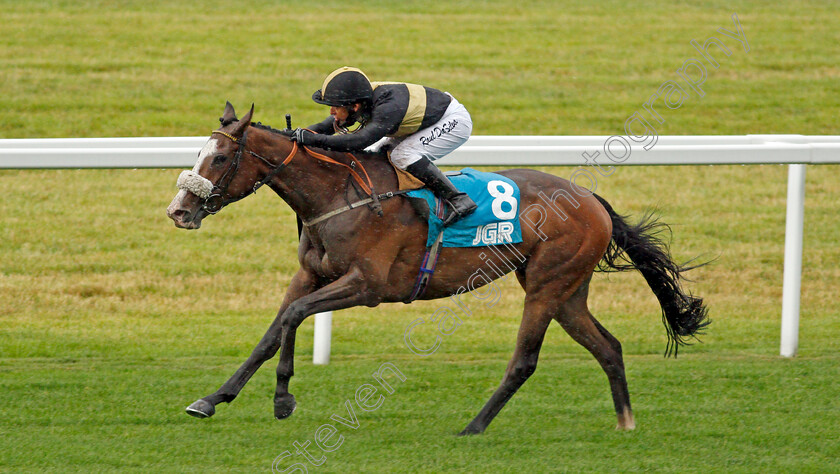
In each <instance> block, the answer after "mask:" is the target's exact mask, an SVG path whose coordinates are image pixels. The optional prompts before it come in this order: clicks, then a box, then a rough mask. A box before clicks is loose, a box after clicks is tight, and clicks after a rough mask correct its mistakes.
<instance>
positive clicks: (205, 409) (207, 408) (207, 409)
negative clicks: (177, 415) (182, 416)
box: [187, 399, 216, 418]
mask: <svg viewBox="0 0 840 474" xmlns="http://www.w3.org/2000/svg"><path fill="white" fill-rule="evenodd" d="M214 413H216V407H215V406H214V405H213V404H212V403H210V402H208V401H207V400H204V399H198V400H196V401H195V402H193V404H192V405H190V406H188V407H187V415H192V416H194V417H196V418H209V417H211V416H213V414H214Z"/></svg>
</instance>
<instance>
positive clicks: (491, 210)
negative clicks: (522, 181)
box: [407, 168, 522, 247]
mask: <svg viewBox="0 0 840 474" xmlns="http://www.w3.org/2000/svg"><path fill="white" fill-rule="evenodd" d="M447 176H448V177H449V179H450V180H451V181H452V184H454V185H455V187H456V188H458V189H459V190H460V191H462V192H465V193H467V194H468V195H469V196H470V198H472V200H473V201H475V203H476V204H478V209H476V211H475V212H473V213H472V214H470V215H468V216H467V217H464V218H462V219H460V220H458V221H456V222H455V223H453V224H451V225H449V226H447V227H446V228H444V227H443V220H442V218H443V217H444V216H445V213H446V212H451V209H449V208H448V205H446V204H445V203H442V202H441V201H440V200H439V199H436V198H435V196H434V195H433V194H432V192H431V191H429V190H428V189H418V190H415V191H409V192H408V193H407V194H408V196H409V197H413V198H418V199H423V200H425V201H426V203H427V204H428V205H429V211H430V212H429V217H428V221H429V235H428V238H427V239H426V246H427V247H431V246H432V244H433V243H434V241H435V239H437V237H438V234H440V232H441V230H443V241H442V245H443V246H444V247H486V246H488V245H499V244H504V243H508V244H517V243H520V242H522V228H521V226H520V225H519V186H517V185H516V183H514V182H513V181H512V180H511V179H509V178H506V177H504V176H502V175H499V174H496V173H484V172H481V171H476V170H474V169H472V168H464V169H463V170H461V171H459V172H456V173H447Z"/></svg>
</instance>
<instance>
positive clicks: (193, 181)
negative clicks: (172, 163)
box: [178, 170, 213, 199]
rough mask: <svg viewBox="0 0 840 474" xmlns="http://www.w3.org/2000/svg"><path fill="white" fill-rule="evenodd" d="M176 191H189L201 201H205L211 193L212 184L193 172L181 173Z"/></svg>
mask: <svg viewBox="0 0 840 474" xmlns="http://www.w3.org/2000/svg"><path fill="white" fill-rule="evenodd" d="M178 189H182V190H184V191H189V192H191V193H193V194H195V195H196V196H198V197H200V198H201V199H207V198H208V197H209V196H210V193H211V192H212V191H213V183H211V182H210V180H209V179H207V178H205V177H203V176H200V175H199V174H198V173H196V172H195V171H189V170H188V171H181V175H180V176H178Z"/></svg>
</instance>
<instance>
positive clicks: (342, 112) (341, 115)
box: [330, 106, 350, 124]
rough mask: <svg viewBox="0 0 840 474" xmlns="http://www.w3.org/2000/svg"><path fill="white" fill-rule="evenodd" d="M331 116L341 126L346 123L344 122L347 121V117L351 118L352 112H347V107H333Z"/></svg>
mask: <svg viewBox="0 0 840 474" xmlns="http://www.w3.org/2000/svg"><path fill="white" fill-rule="evenodd" d="M330 115H332V116H333V117H335V121H336V122H338V123H339V124H341V123H344V121H345V120H347V117H349V116H350V111H349V110H347V107H336V106H331V107H330Z"/></svg>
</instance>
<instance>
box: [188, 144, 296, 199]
mask: <svg viewBox="0 0 840 474" xmlns="http://www.w3.org/2000/svg"><path fill="white" fill-rule="evenodd" d="M213 134H218V135H222V136H224V137H227V138H229V139H230V140H231V141H233V143H236V144H237V145H239V148H237V150H236V153H235V154H234V155H233V160H231V162H230V164H229V165H228V167H227V169H226V170H225V173H224V174H223V175H222V177H221V178H220V179H219V181H218V183H216V184H214V185H213V190H212V191H210V195H209V196H207V197H206V198H205V199H204V203H203V204H202V205H201V209H203V210H204V212H206V213H207V214H216V213H217V212H219V211H220V210H221V209H222V208H223V207H225V206H227V205H228V204H230V203H233V202H236V201H239V200H241V199H245V198H246V197H248V196H250V195H251V194H254V193H256V192H257V189H260V188H261V187H262V186H263V185H264V184H266V183H268V182H269V181H271V179H272V178H274V177H275V176H277V174H278V173H279V172H280V171H282V170H283V168H285V167H286V165H288V164H289V162H290V161H292V158H294V156H295V154H296V153H297V150H298V146H297V142H292V151H291V152H289V156H287V157H286V159H285V160H283V162H282V163H280V164H279V165H275V164H274V163H272V162H271V161H269V160H268V159H266V158H265V157H262V156H260V155H258V154H256V153H254V152H253V151H251V150H248V149H246V148H245V146H246V143H247V140H248V130H245V132H244V133H243V134H242V138H236V137H234V136H233V135H231V134H229V133H227V132H223V131H221V130H213V131H212V132H210V135H213ZM243 152H247V153H248V154H249V155H251V156H253V157H255V158H258V159H259V160H260V161H262V162H263V163H265V165H266V166H268V168H269V169H270V170H271V171H269V172H268V174H266V175H265V178H263V179H261V180H260V181H258V182H256V183H254V187H253V188H251V189H250V190H249V191H248V192H246V193H245V194H242V195H241V196H239V197H236V198H228V199H227V200H225V199H224V196H225V194H227V190H228V187H229V186H230V183H231V181H233V177H234V176H236V173H237V171H239V165H240V164H241V162H242V153H243Z"/></svg>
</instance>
